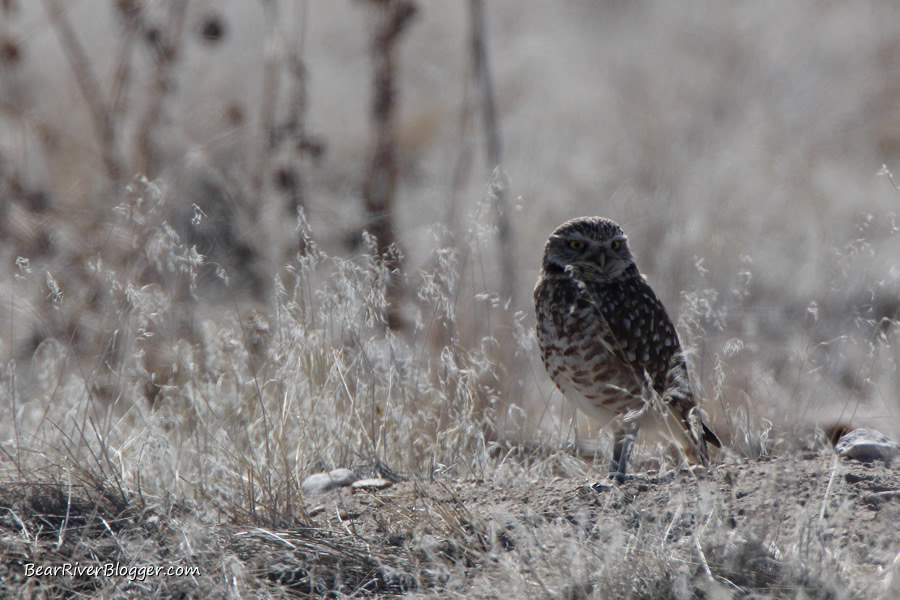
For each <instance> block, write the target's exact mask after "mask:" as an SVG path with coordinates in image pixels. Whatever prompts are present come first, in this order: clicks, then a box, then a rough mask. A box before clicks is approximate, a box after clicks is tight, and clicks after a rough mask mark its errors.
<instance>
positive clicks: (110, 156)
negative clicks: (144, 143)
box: [44, 0, 125, 181]
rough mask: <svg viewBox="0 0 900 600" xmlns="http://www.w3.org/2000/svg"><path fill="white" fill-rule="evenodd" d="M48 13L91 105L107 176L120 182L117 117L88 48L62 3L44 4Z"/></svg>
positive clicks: (52, 0)
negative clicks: (105, 94)
mask: <svg viewBox="0 0 900 600" xmlns="http://www.w3.org/2000/svg"><path fill="white" fill-rule="evenodd" d="M44 9H45V10H46V11H47V16H48V17H49V18H50V22H51V23H53V26H54V28H55V29H56V33H57V35H58V36H59V40H60V43H61V44H62V46H63V49H64V50H65V54H66V56H67V57H68V59H69V66H70V67H71V68H72V72H73V73H74V75H75V81H76V82H77V83H78V88H79V90H81V95H82V96H83V97H84V101H85V102H86V103H87V105H88V110H89V111H90V113H91V120H92V121H93V123H94V130H95V132H96V134H97V139H98V141H99V142H100V153H101V156H102V159H103V164H104V166H105V168H106V173H107V176H108V177H109V178H110V179H111V180H113V181H119V180H120V179H121V178H122V177H123V175H124V173H125V167H124V164H123V161H122V157H121V154H120V153H119V150H118V148H117V144H116V129H115V122H114V121H113V114H112V111H111V110H110V109H109V107H108V106H107V105H106V104H105V103H104V101H103V98H102V95H101V88H100V82H99V80H98V79H97V76H96V74H95V73H94V70H93V68H91V63H90V61H89V60H88V56H87V53H86V52H85V50H84V46H82V45H81V42H79V41H78V37H77V36H76V35H75V31H74V30H73V29H72V24H71V23H69V20H68V17H67V16H66V13H65V10H63V8H62V6H61V5H60V2H59V0H44Z"/></svg>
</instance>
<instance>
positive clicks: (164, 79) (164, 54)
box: [136, 0, 187, 177]
mask: <svg viewBox="0 0 900 600" xmlns="http://www.w3.org/2000/svg"><path fill="white" fill-rule="evenodd" d="M186 13H187V0H172V3H171V4H170V6H169V19H168V24H167V25H166V27H165V28H164V30H163V31H160V33H159V35H158V36H154V38H153V40H152V41H151V42H150V43H151V44H152V46H151V50H152V55H153V63H154V66H155V68H154V73H153V87H152V88H151V94H150V98H149V99H148V100H147V110H146V112H145V113H144V116H143V118H142V119H141V122H140V125H139V126H138V133H137V142H136V143H137V147H138V150H139V152H138V156H140V157H141V164H140V168H141V170H142V171H143V173H144V174H146V175H147V176H148V177H155V176H156V175H157V174H158V170H159V163H160V158H159V156H157V154H158V153H157V150H156V144H155V141H156V140H155V137H154V133H155V132H157V131H159V127H158V125H159V121H160V119H161V118H162V114H163V105H164V103H165V100H166V97H167V96H168V95H169V92H170V91H171V90H172V86H173V84H172V81H173V79H172V76H171V71H172V66H173V65H174V64H175V60H176V59H177V57H178V50H179V47H180V46H181V39H182V38H181V35H182V32H183V31H184V21H185V16H186Z"/></svg>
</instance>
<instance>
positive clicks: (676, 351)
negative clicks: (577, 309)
mask: <svg viewBox="0 0 900 600" xmlns="http://www.w3.org/2000/svg"><path fill="white" fill-rule="evenodd" d="M582 285H583V289H584V291H585V292H586V295H587V299H588V301H590V302H591V303H592V304H593V305H594V307H595V308H596V310H597V312H598V313H600V317H601V318H602V319H603V320H604V321H605V322H606V324H607V326H608V331H609V334H608V337H607V339H606V340H604V341H605V342H606V343H607V344H608V345H609V346H610V347H612V349H613V351H614V353H615V355H616V356H617V357H618V358H619V360H621V361H622V362H623V364H624V365H626V366H627V367H628V368H630V369H632V370H634V372H635V376H636V377H638V378H640V379H641V381H642V383H644V382H646V377H649V378H650V381H651V383H652V385H653V388H654V389H655V390H656V392H657V393H659V394H660V395H662V394H663V393H664V392H665V391H666V390H667V389H668V388H670V387H672V386H673V385H678V384H679V383H681V382H678V381H677V378H676V377H674V375H675V373H671V374H670V371H672V370H673V366H674V367H676V369H675V370H676V371H677V370H680V369H677V367H678V366H681V367H682V369H683V364H684V360H683V358H682V357H680V352H681V344H680V343H679V341H678V334H677V333H676V332H675V326H674V325H673V324H672V320H671V319H670V318H669V315H668V313H667V312H666V309H665V308H664V307H663V305H662V302H660V301H659V298H657V297H656V294H655V293H654V292H653V289H652V288H651V287H650V286H649V285H647V283H646V282H645V281H644V279H643V278H642V277H640V276H638V277H634V278H629V279H626V280H624V281H617V282H612V283H600V282H585V283H583V284H582ZM678 363H680V365H679V364H678ZM645 374H646V375H645ZM684 376H685V378H686V371H685V375H684ZM683 384H684V385H687V381H684V382H683ZM687 387H688V390H690V386H687Z"/></svg>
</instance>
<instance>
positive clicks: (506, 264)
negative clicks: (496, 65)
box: [469, 0, 516, 306]
mask: <svg viewBox="0 0 900 600" xmlns="http://www.w3.org/2000/svg"><path fill="white" fill-rule="evenodd" d="M469 14H470V18H471V25H470V26H471V30H472V64H473V74H474V76H475V81H476V87H477V90H478V93H479V95H480V97H481V115H482V119H483V120H484V133H485V142H486V144H487V161H488V169H490V170H491V172H492V173H493V175H492V176H491V198H492V200H493V206H494V214H495V218H496V224H497V242H498V245H499V246H500V295H501V297H502V299H503V301H504V302H510V304H511V305H512V306H515V298H514V295H515V289H516V281H515V265H514V261H513V248H512V228H511V224H510V218H509V210H508V202H507V199H506V182H505V181H504V176H503V173H502V165H503V145H502V140H501V137H500V127H499V125H498V124H497V108H496V103H495V102H494V87H493V83H492V80H491V70H490V64H489V62H488V54H487V32H486V27H485V18H484V2H483V0H470V2H469Z"/></svg>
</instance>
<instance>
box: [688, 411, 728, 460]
mask: <svg viewBox="0 0 900 600" xmlns="http://www.w3.org/2000/svg"><path fill="white" fill-rule="evenodd" d="M685 420H686V421H687V430H688V434H689V435H690V438H691V441H692V442H693V445H694V448H693V450H694V452H695V453H696V458H698V459H699V460H700V462H701V463H702V464H703V466H704V467H707V468H709V451H708V449H707V446H706V444H707V442H708V443H710V444H712V445H713V446H715V447H716V448H721V447H722V442H720V441H719V438H718V437H716V434H715V433H713V432H712V429H710V428H709V427H707V426H706V423H704V422H703V421H702V420H700V411H699V410H698V409H697V407H696V406H694V407H692V408H691V409H690V410H689V411H688V412H687V415H685Z"/></svg>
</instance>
